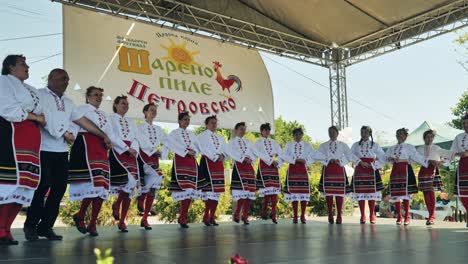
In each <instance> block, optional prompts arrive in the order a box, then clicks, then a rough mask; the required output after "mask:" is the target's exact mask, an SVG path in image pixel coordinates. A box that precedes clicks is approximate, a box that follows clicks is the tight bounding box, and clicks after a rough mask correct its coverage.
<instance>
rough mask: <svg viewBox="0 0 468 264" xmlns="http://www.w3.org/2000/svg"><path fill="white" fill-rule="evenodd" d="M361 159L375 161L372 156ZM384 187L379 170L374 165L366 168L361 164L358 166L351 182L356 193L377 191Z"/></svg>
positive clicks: (369, 161) (368, 161)
mask: <svg viewBox="0 0 468 264" xmlns="http://www.w3.org/2000/svg"><path fill="white" fill-rule="evenodd" d="M361 160H362V161H364V162H367V163H372V162H374V159H372V158H361ZM382 189H383V184H382V180H381V178H380V174H378V171H375V170H374V168H372V167H369V168H364V167H363V166H361V165H358V166H357V167H356V169H355V170H354V175H353V180H352V182H351V190H352V191H353V192H354V193H376V192H377V191H381V190H382Z"/></svg>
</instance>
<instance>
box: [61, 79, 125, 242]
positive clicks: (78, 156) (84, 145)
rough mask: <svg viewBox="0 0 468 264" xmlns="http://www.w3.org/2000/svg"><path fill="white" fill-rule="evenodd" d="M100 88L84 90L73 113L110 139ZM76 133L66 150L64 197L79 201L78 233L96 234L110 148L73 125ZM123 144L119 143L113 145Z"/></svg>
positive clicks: (105, 196) (105, 194) (107, 182)
mask: <svg viewBox="0 0 468 264" xmlns="http://www.w3.org/2000/svg"><path fill="white" fill-rule="evenodd" d="M103 92H104V89H102V88H98V87H94V86H91V87H89V88H88V89H86V103H87V104H86V105H82V106H79V107H78V108H77V110H76V111H77V112H80V114H82V115H83V116H84V117H86V118H87V119H89V120H90V121H91V122H93V123H94V124H95V125H96V126H97V127H98V128H99V129H101V130H102V131H104V133H106V134H107V135H108V136H109V137H110V138H112V139H113V138H114V136H113V130H112V127H111V125H110V120H109V118H108V116H107V114H106V113H105V112H103V111H102V110H100V109H99V107H100V105H101V102H102V97H103ZM76 131H77V132H78V135H77V137H76V140H75V142H74V143H73V146H72V148H71V152H70V168H69V175H70V176H69V180H68V182H69V183H70V187H69V189H68V196H69V199H70V201H81V206H80V210H79V211H78V212H77V213H76V214H75V215H73V221H74V222H75V225H76V228H77V229H78V231H79V232H81V233H83V234H86V233H89V234H90V235H91V236H98V232H97V230H96V222H97V218H98V216H99V212H100V210H101V206H102V203H103V201H104V200H107V199H108V196H109V186H110V180H109V175H110V172H109V171H110V167H109V157H108V149H109V148H110V147H111V146H110V145H109V144H106V143H105V142H104V139H102V138H100V137H98V136H96V135H94V134H92V133H90V132H88V131H86V130H85V129H83V128H79V127H78V126H76ZM119 143H120V144H121V147H123V146H125V145H124V144H123V142H115V144H119ZM90 204H92V212H91V220H90V222H89V225H88V226H87V227H86V224H85V221H84V219H85V215H86V210H87V209H88V207H89V205H90Z"/></svg>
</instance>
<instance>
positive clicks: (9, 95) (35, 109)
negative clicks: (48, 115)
mask: <svg viewBox="0 0 468 264" xmlns="http://www.w3.org/2000/svg"><path fill="white" fill-rule="evenodd" d="M0 102H1V103H0V116H1V117H3V118H5V119H6V120H7V121H9V122H21V121H24V120H26V119H27V117H28V113H34V114H41V113H42V112H43V110H42V106H41V104H40V102H39V97H38V96H37V93H36V89H35V88H34V87H32V86H30V85H28V84H26V83H23V82H21V81H20V80H19V79H18V78H16V77H15V76H13V75H1V76H0Z"/></svg>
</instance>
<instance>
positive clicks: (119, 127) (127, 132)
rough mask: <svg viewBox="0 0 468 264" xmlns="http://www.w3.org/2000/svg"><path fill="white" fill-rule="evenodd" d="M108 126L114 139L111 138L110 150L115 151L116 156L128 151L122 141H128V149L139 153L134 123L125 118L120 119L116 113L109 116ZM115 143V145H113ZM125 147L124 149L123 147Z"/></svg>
mask: <svg viewBox="0 0 468 264" xmlns="http://www.w3.org/2000/svg"><path fill="white" fill-rule="evenodd" d="M109 119H110V125H111V127H112V131H113V133H114V138H113V139H112V138H111V141H112V148H113V149H114V150H115V151H117V153H118V154H122V153H124V152H125V151H127V150H128V149H129V147H128V146H127V144H125V142H123V141H124V140H126V141H130V142H131V144H130V148H132V149H134V150H136V151H139V145H138V140H137V133H138V132H137V131H138V130H137V128H136V125H135V123H134V122H133V121H132V120H130V119H129V118H127V117H125V116H124V117H122V116H120V115H118V114H116V113H113V114H111V115H110V118H109ZM114 141H115V143H114ZM123 145H125V147H123Z"/></svg>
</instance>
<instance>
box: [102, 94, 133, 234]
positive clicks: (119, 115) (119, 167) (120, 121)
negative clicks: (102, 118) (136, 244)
mask: <svg viewBox="0 0 468 264" xmlns="http://www.w3.org/2000/svg"><path fill="white" fill-rule="evenodd" d="M112 108H113V110H114V114H112V115H111V116H110V123H111V126H112V129H113V131H114V138H113V142H119V143H118V144H116V143H114V144H113V147H112V150H111V151H110V153H109V162H110V174H111V181H110V182H111V193H112V194H116V193H118V196H117V200H116V201H115V202H114V204H112V215H113V217H114V219H115V220H116V221H119V223H118V224H117V227H118V228H119V230H120V231H121V232H124V233H126V232H128V230H127V225H126V224H125V219H126V217H127V213H128V208H129V206H130V202H131V200H132V198H131V197H132V195H133V191H134V190H135V188H136V187H137V185H138V181H139V179H138V177H139V171H138V163H137V158H138V149H139V145H138V140H137V133H138V130H137V128H136V125H135V124H134V123H133V121H132V120H130V119H129V118H127V117H125V114H126V113H127V112H128V101H127V97H126V96H117V97H116V98H115V100H114V105H113V107H112Z"/></svg>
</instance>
